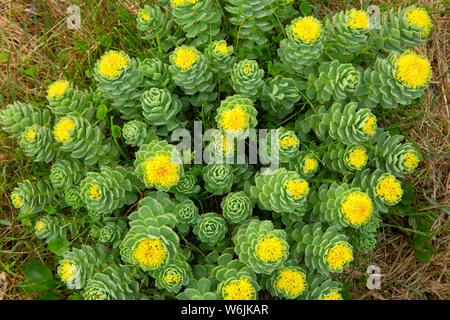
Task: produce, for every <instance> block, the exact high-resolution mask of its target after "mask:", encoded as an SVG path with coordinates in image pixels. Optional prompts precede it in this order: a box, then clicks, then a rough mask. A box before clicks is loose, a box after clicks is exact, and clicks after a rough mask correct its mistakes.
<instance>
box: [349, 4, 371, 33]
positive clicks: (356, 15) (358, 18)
mask: <svg viewBox="0 0 450 320" xmlns="http://www.w3.org/2000/svg"><path fill="white" fill-rule="evenodd" d="M368 22H369V16H368V15H367V13H366V12H364V11H362V10H355V9H352V10H350V12H349V13H348V21H347V25H348V26H349V27H353V28H357V29H367V27H368V26H369V25H368Z"/></svg>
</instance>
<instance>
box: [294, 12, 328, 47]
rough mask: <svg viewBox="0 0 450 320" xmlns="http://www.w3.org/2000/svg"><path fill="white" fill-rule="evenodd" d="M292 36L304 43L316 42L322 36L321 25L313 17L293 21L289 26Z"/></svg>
mask: <svg viewBox="0 0 450 320" xmlns="http://www.w3.org/2000/svg"><path fill="white" fill-rule="evenodd" d="M291 30H292V33H293V34H294V36H295V37H296V38H297V39H299V40H302V41H304V42H306V43H312V42H314V41H316V40H317V39H318V38H319V37H320V35H321V34H322V32H323V31H322V24H321V23H320V21H319V20H317V19H316V18H314V17H304V18H300V19H297V20H295V22H294V23H293V24H292V25H291Z"/></svg>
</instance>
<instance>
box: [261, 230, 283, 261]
mask: <svg viewBox="0 0 450 320" xmlns="http://www.w3.org/2000/svg"><path fill="white" fill-rule="evenodd" d="M286 254H287V247H286V243H285V242H284V241H282V240H281V239H279V238H277V237H275V236H268V237H264V238H262V239H260V240H259V241H258V243H257V244H256V253H255V255H256V257H257V258H259V259H260V260H262V261H264V262H273V261H276V262H280V261H281V260H282V259H283V258H284V257H285V256H286Z"/></svg>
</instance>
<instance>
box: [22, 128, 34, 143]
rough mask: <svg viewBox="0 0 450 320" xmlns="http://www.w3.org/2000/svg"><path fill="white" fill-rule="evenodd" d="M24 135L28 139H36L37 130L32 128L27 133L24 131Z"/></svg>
mask: <svg viewBox="0 0 450 320" xmlns="http://www.w3.org/2000/svg"><path fill="white" fill-rule="evenodd" d="M23 137H24V138H25V139H26V140H28V141H31V140H34V139H36V131H34V130H33V129H31V128H30V129H28V131H27V132H26V133H24V135H23Z"/></svg>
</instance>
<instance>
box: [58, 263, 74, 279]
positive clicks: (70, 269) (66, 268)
mask: <svg viewBox="0 0 450 320" xmlns="http://www.w3.org/2000/svg"><path fill="white" fill-rule="evenodd" d="M75 271H76V266H75V265H74V264H72V263H70V262H67V261H65V262H63V263H62V265H61V266H60V267H59V268H58V274H59V276H60V277H61V280H62V281H67V280H70V279H72V278H73V276H74V275H75Z"/></svg>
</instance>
